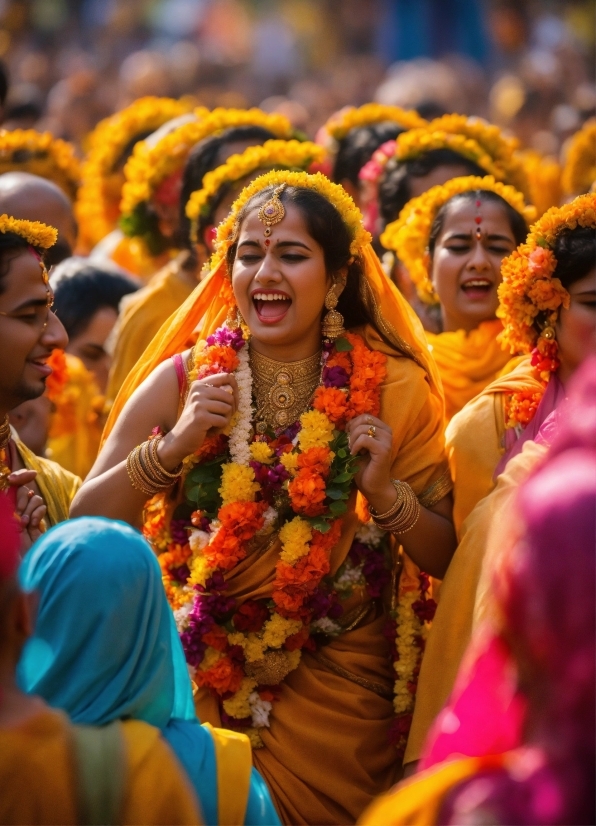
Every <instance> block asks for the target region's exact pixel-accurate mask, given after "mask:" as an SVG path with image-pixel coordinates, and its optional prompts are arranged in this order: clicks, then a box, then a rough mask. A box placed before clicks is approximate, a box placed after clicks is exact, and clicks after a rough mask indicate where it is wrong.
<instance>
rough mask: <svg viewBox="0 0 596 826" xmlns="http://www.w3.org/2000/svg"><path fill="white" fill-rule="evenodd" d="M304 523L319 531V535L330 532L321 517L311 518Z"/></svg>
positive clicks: (327, 524) (329, 528)
mask: <svg viewBox="0 0 596 826" xmlns="http://www.w3.org/2000/svg"><path fill="white" fill-rule="evenodd" d="M306 521H307V522H308V523H309V524H310V526H311V528H314V529H315V531H319V533H327V531H329V530H331V525H330V524H329V523H328V522H327V521H326V519H324V518H323V517H322V516H311V517H309V518H308V519H307V520H306Z"/></svg>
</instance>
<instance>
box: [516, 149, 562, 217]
mask: <svg viewBox="0 0 596 826" xmlns="http://www.w3.org/2000/svg"><path fill="white" fill-rule="evenodd" d="M518 157H519V158H520V160H521V161H522V163H523V165H524V169H525V172H526V177H527V179H528V188H529V190H530V200H531V202H532V203H533V204H534V206H535V207H536V211H537V213H538V217H540V216H541V215H544V213H545V212H546V210H547V209H550V208H551V207H554V206H558V205H559V204H560V203H561V196H562V189H561V166H560V164H559V163H558V161H557V160H556V159H555V158H552V157H549V156H547V157H544V156H543V155H541V154H540V153H539V152H536V151H535V150H534V149H525V150H524V151H523V152H520V153H519V154H518Z"/></svg>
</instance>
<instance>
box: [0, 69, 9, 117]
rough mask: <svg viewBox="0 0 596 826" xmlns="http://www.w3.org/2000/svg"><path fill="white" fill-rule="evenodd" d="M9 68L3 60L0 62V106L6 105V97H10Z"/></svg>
mask: <svg viewBox="0 0 596 826" xmlns="http://www.w3.org/2000/svg"><path fill="white" fill-rule="evenodd" d="M8 83H9V76H8V67H7V65H6V63H5V62H4V61H3V60H0V106H4V104H5V103H6V96H7V95H8Z"/></svg>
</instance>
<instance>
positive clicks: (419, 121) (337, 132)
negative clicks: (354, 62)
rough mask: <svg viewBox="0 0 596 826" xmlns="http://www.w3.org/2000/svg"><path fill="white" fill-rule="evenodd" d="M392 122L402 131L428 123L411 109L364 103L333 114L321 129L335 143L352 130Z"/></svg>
mask: <svg viewBox="0 0 596 826" xmlns="http://www.w3.org/2000/svg"><path fill="white" fill-rule="evenodd" d="M384 121H392V122H393V123H395V124H397V126H402V127H403V128H404V129H415V128H416V127H421V126H425V125H426V124H427V123H428V121H426V120H425V119H424V118H422V117H420V115H419V114H418V112H415V111H414V110H413V109H402V108H401V107H400V106H385V105H383V104H382V103H365V104H364V106H359V107H358V108H356V107H355V106H351V107H350V108H349V109H342V110H340V111H339V112H335V113H334V114H333V115H331V117H330V118H329V120H328V121H327V123H326V124H325V126H324V127H323V128H324V129H325V131H326V132H327V134H328V135H330V136H331V137H332V138H334V139H335V140H336V141H340V140H342V138H345V136H346V135H347V134H348V132H350V131H351V130H352V129H358V127H361V126H370V125H372V124H374V123H383V122H384Z"/></svg>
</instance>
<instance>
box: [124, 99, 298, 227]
mask: <svg viewBox="0 0 596 826" xmlns="http://www.w3.org/2000/svg"><path fill="white" fill-rule="evenodd" d="M197 117H198V118H199V119H198V120H196V121H191V122H190V123H185V124H183V125H182V126H180V127H178V129H175V130H174V131H173V132H170V133H169V134H167V135H165V136H164V137H163V138H162V139H161V140H160V141H159V142H158V143H157V144H155V145H154V146H149V145H148V144H147V143H146V141H141V142H140V143H138V144H137V145H136V146H135V148H134V151H133V153H132V155H131V156H130V158H129V159H128V161H127V163H126V166H125V167H124V175H125V177H126V182H125V184H124V186H123V188H122V201H121V203H120V211H121V213H122V216H123V219H124V225H123V229H124V231H125V232H126V233H127V234H130V235H132V234H134V233H133V231H132V229H133V228H132V227H129V226H128V225H129V223H130V218H131V217H132V216H133V214H134V212H135V210H136V209H137V208H138V207H139V205H140V204H142V203H145V202H147V201H150V200H151V198H152V197H153V196H154V195H155V192H156V190H157V189H158V187H159V186H160V185H161V184H163V182H164V181H165V180H166V179H167V178H169V177H170V176H171V175H173V174H174V173H176V172H178V171H180V170H181V169H182V167H183V166H184V164H185V162H186V159H187V157H188V154H189V152H190V150H191V149H192V148H193V146H195V145H196V144H197V143H198V142H199V141H201V140H203V139H204V138H207V137H209V136H210V135H214V134H217V133H218V132H222V131H223V130H225V129H231V128H232V127H235V126H262V127H263V128H264V129H268V130H269V131H270V132H272V133H273V134H274V135H275V136H276V137H278V138H284V139H289V138H291V137H292V125H291V123H290V121H289V120H288V119H287V118H286V117H284V115H279V114H272V115H269V114H266V113H265V112H263V111H262V110H261V109H224V108H219V109H214V110H213V111H212V112H211V113H209V114H208V115H205V114H204V110H203V109H200V110H198V113H197ZM127 219H128V221H127Z"/></svg>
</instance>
